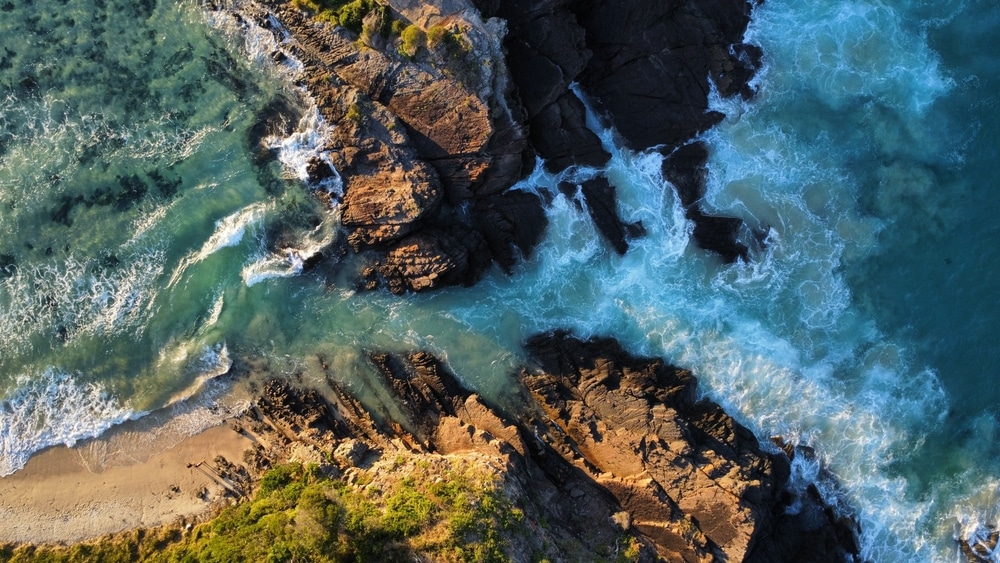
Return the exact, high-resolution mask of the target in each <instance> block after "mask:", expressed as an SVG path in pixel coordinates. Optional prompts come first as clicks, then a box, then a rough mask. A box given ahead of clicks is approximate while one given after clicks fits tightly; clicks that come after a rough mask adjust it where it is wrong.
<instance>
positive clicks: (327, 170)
mask: <svg viewBox="0 0 1000 563" xmlns="http://www.w3.org/2000/svg"><path fill="white" fill-rule="evenodd" d="M306 174H307V175H308V176H309V183H310V184H313V185H315V184H319V183H320V182H322V181H324V180H329V179H330V178H333V177H335V176H336V175H337V173H336V172H334V170H333V168H331V167H330V165H329V164H327V163H326V162H323V160H321V159H319V158H317V157H312V158H310V159H309V162H308V163H306Z"/></svg>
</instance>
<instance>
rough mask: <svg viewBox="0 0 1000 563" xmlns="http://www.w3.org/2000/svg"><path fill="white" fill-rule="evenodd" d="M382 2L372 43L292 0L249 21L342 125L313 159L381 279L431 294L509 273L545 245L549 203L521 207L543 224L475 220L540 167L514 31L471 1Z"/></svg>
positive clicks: (249, 14) (244, 9) (255, 11)
mask: <svg viewBox="0 0 1000 563" xmlns="http://www.w3.org/2000/svg"><path fill="white" fill-rule="evenodd" d="M373 6H375V7H373V8H371V11H370V12H369V13H368V15H367V16H366V17H365V20H364V21H365V23H364V25H363V29H362V31H361V33H360V34H357V33H355V32H354V31H351V30H349V29H346V28H345V27H342V26H338V25H332V24H330V23H326V22H323V21H320V20H319V19H314V17H313V16H314V15H313V14H310V13H309V12H308V11H306V10H304V9H299V8H298V7H297V6H296V5H294V4H293V3H290V2H284V1H282V0H272V1H267V2H263V3H261V4H254V3H246V4H243V5H241V7H240V8H239V13H238V16H237V17H239V18H243V19H244V20H245V21H251V22H253V23H254V24H255V25H257V26H259V27H261V28H264V29H269V30H271V31H272V33H273V34H274V36H275V38H276V40H277V42H278V44H279V45H280V47H279V49H280V50H279V52H278V53H276V54H275V56H276V57H279V58H288V57H291V58H294V59H295V60H297V61H299V62H300V63H301V64H302V66H303V69H302V71H301V72H300V73H299V78H298V80H299V82H300V83H301V85H302V86H303V87H304V88H305V90H306V91H307V92H308V95H309V97H310V98H311V99H312V100H313V101H314V102H315V103H316V106H317V108H318V109H319V111H320V113H321V114H322V116H323V118H324V120H325V121H326V123H327V124H328V125H329V127H330V131H329V133H328V134H327V137H326V140H325V146H324V149H325V150H326V154H327V155H328V159H329V163H325V162H322V161H316V162H313V163H312V165H311V168H310V176H311V177H312V176H315V177H316V178H317V179H319V178H322V177H325V176H329V175H330V174H333V170H336V172H337V173H338V174H339V176H340V178H341V179H342V183H343V186H342V191H343V199H342V202H340V206H339V208H340V216H341V224H342V225H343V227H344V229H345V230H346V231H347V240H348V242H349V244H350V246H351V247H352V248H353V249H354V250H355V251H356V252H362V253H364V255H366V256H370V257H373V258H372V260H373V269H375V270H379V273H380V274H381V275H380V276H378V277H377V281H378V282H380V283H383V282H384V283H385V285H386V286H388V287H389V288H390V289H392V290H393V291H406V290H413V291H422V290H426V289H433V288H435V287H440V286H443V285H456V284H459V285H461V284H469V283H472V282H473V281H475V280H476V279H478V277H479V276H480V275H481V273H482V272H483V271H484V270H485V269H486V268H487V267H488V266H489V264H490V263H491V262H492V261H493V260H494V259H495V260H496V261H497V262H499V263H500V264H501V266H502V267H504V268H506V269H509V268H510V267H511V265H512V264H511V262H512V259H513V257H514V256H515V255H516V254H518V253H520V254H529V253H530V252H531V247H532V246H533V244H534V242H536V241H537V240H538V238H539V237H538V236H534V235H529V236H525V235H524V234H523V233H533V232H536V231H540V229H542V228H544V224H545V219H544V213H542V212H541V202H540V201H539V200H538V199H537V198H520V199H518V200H517V204H518V207H519V208H520V209H521V210H523V211H524V213H523V214H522V215H523V217H524V218H528V219H530V220H531V221H532V222H533V223H534V224H531V225H526V226H518V227H517V228H509V227H507V226H506V225H497V227H498V228H499V229H500V230H499V231H488V230H489V229H492V228H493V227H494V223H493V221H491V220H490V219H495V217H489V216H483V215H482V214H480V215H478V216H477V215H474V214H470V213H469V212H468V210H469V209H470V208H477V209H486V208H490V207H491V205H494V204H495V203H496V202H497V198H498V197H501V195H502V194H503V192H504V191H505V190H506V189H507V188H509V187H510V186H511V185H513V184H514V183H515V182H516V181H517V180H519V179H520V178H521V177H522V176H523V174H524V173H525V172H526V171H527V170H525V163H528V165H529V166H530V165H531V160H530V152H529V151H528V149H527V134H526V131H525V129H524V127H523V126H522V125H521V121H522V119H521V117H520V111H521V110H520V106H519V105H517V104H516V103H515V102H514V101H513V99H512V98H511V97H510V92H509V88H510V87H509V85H508V84H509V81H508V78H507V73H506V65H505V64H504V61H503V53H502V51H501V47H500V37H502V36H503V33H504V29H503V27H504V25H503V22H501V21H499V20H489V21H483V20H482V19H481V18H480V17H479V13H478V12H477V11H476V10H475V9H474V7H473V6H472V4H470V3H468V2H464V1H461V0H454V1H450V2H434V3H422V2H412V1H407V0H392V1H389V2H388V3H387V4H386V5H385V6H379V5H377V4H376V5H373ZM391 23H395V24H397V25H396V27H393V25H390V24H391ZM405 26H410V27H412V28H414V30H416V31H417V32H418V33H417V36H418V37H420V38H421V42H420V43H418V44H416V45H413V46H412V52H410V53H409V54H405V53H403V52H401V50H402V39H401V38H400V37H399V36H395V35H393V34H392V32H391V31H390V29H398V28H399V27H405ZM428 32H433V33H432V34H431V35H427V33H428ZM421 34H423V35H421ZM331 166H332V169H330V167H331ZM313 172H315V174H313ZM509 200H510V198H508V199H507V200H506V201H509ZM508 218H509V216H508ZM522 221H523V219H522ZM464 239H468V240H464ZM456 240H461V244H455V241H456ZM486 241H488V244H487V243H486ZM408 250H416V251H417V252H418V253H420V256H412V257H404V256H403V254H404V253H405V252H407V251H408ZM433 253H438V254H437V256H432V254H433ZM370 270H371V269H370ZM370 285H371V284H370V283H363V284H359V286H361V287H364V286H370Z"/></svg>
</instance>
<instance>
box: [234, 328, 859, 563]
mask: <svg viewBox="0 0 1000 563" xmlns="http://www.w3.org/2000/svg"><path fill="white" fill-rule="evenodd" d="M526 348H527V350H528V352H529V354H530V361H529V365H528V366H526V367H525V368H523V369H522V370H521V371H520V372H519V373H517V374H516V376H515V386H516V389H514V390H513V392H512V395H513V396H514V397H516V399H514V400H511V401H510V402H509V406H506V407H501V406H498V405H494V404H490V403H489V402H487V401H485V400H484V399H483V398H482V397H480V396H478V395H477V394H475V393H473V392H471V391H470V390H468V389H466V388H465V387H464V386H463V385H462V383H461V381H460V379H459V378H458V377H456V375H455V374H453V373H451V372H450V370H449V369H448V368H447V366H446V365H445V364H444V363H443V362H441V361H440V360H439V359H437V358H436V357H434V356H433V355H431V354H428V353H426V352H420V351H417V352H413V353H409V354H389V353H380V352H372V353H370V354H369V361H370V363H371V364H372V365H373V366H374V367H375V368H376V370H377V371H378V372H379V374H381V376H382V379H383V382H384V384H385V388H386V389H387V390H388V392H389V396H390V397H391V401H390V402H391V404H392V405H394V406H395V407H394V408H393V409H392V410H394V411H395V414H392V415H390V416H388V417H386V418H380V419H376V418H373V417H372V416H371V415H370V414H369V411H368V410H366V409H365V408H364V407H362V406H361V404H360V403H359V402H358V401H357V399H355V398H354V397H353V396H352V394H351V393H350V392H348V391H347V390H345V389H344V388H343V387H342V386H340V385H337V384H334V383H330V386H329V388H326V389H325V391H324V390H320V391H319V392H318V391H315V390H314V391H301V390H299V389H297V388H296V387H294V386H292V385H289V384H288V382H286V381H282V380H270V381H269V382H268V383H267V384H266V385H265V386H264V387H263V389H262V390H261V393H260V397H259V399H258V400H257V401H256V402H255V404H254V407H253V408H252V409H251V410H250V411H249V412H248V414H247V415H246V417H245V418H244V420H243V421H242V422H241V423H240V430H241V431H242V432H244V433H246V434H247V435H249V436H251V437H252V438H253V439H254V440H255V441H256V442H257V443H258V444H260V445H258V447H257V449H256V450H255V451H254V453H253V454H252V455H248V457H247V459H248V460H251V461H253V463H251V467H252V469H253V470H254V471H255V472H258V473H259V472H261V471H263V470H265V469H266V468H267V467H269V466H271V465H273V464H277V463H279V462H282V461H287V460H288V459H297V460H299V461H303V462H310V461H311V462H313V463H316V464H317V465H318V466H319V467H320V468H321V470H323V471H325V472H328V473H330V474H332V475H336V476H345V475H351V474H364V475H366V476H367V477H366V478H363V479H361V481H362V482H364V483H370V482H372V481H371V480H373V479H374V480H376V481H379V482H385V481H392V480H393V479H395V478H396V475H398V474H400V473H402V474H405V473H406V472H405V471H402V472H401V471H399V470H398V469H396V468H394V467H388V466H387V464H391V465H394V466H399V465H404V464H419V463H421V461H420V460H424V461H425V462H427V463H429V465H428V466H429V467H437V466H439V465H441V464H442V463H445V462H444V461H442V460H444V459H447V460H449V461H448V462H447V465H449V466H450V465H451V464H453V463H455V461H456V460H457V459H462V460H466V461H468V462H469V463H471V464H478V465H479V466H481V467H486V468H488V470H489V471H490V472H493V474H494V475H495V476H496V477H497V479H498V482H499V483H501V484H502V487H501V488H502V490H503V491H504V496H505V497H506V498H509V499H510V501H511V506H515V507H518V509H519V510H521V511H523V514H524V519H525V525H526V528H527V530H529V533H527V534H526V535H524V536H523V537H518V538H517V539H512V541H510V542H509V543H508V545H507V547H506V549H507V555H508V556H509V557H510V558H512V559H513V560H518V561H527V560H537V559H538V558H539V557H542V558H549V559H552V560H597V559H600V558H603V557H607V556H609V555H610V553H608V551H607V550H608V549H609V546H614V545H615V544H616V541H618V540H620V538H621V537H622V535H623V534H625V535H626V536H630V537H634V538H635V539H636V540H637V542H638V546H639V549H637V551H636V553H637V555H638V554H639V553H641V557H638V559H639V560H654V559H657V558H661V559H664V560H667V561H706V562H707V561H761V562H764V561H768V562H775V561H838V562H841V561H845V560H856V556H857V553H858V545H857V532H858V529H857V526H856V524H854V523H853V521H852V520H851V519H850V518H849V517H847V516H844V515H841V514H838V513H837V512H835V511H834V510H833V509H832V508H831V507H830V506H827V505H826V504H824V502H823V500H822V499H821V498H820V496H819V495H818V493H817V491H816V490H815V489H813V488H809V489H807V490H806V491H805V492H802V493H794V492H793V491H792V488H790V487H789V486H788V485H789V478H790V471H789V457H788V456H789V455H791V456H795V455H809V452H808V451H807V450H805V449H799V450H796V449H795V448H785V451H770V452H769V451H767V450H766V449H765V448H762V447H761V446H760V444H759V443H758V441H757V439H756V438H755V437H754V436H753V434H752V433H751V432H749V431H748V430H747V429H746V428H744V427H743V426H741V425H740V424H739V423H737V422H736V421H735V420H733V419H732V418H731V417H730V416H729V415H727V414H726V413H725V412H724V411H723V410H722V409H721V408H720V407H719V406H718V405H717V404H715V403H712V402H710V401H708V400H704V399H700V400H699V399H698V397H697V390H696V385H697V383H696V380H695V378H694V377H693V376H692V375H691V374H690V373H689V372H687V371H685V370H682V369H679V368H677V367H674V366H671V365H668V364H666V363H664V362H663V361H662V360H659V359H654V358H638V357H634V356H631V355H629V354H628V353H626V352H625V351H623V350H622V348H621V346H620V345H619V344H618V343H617V342H615V341H614V340H611V339H591V340H586V341H584V340H580V339H578V338H575V337H574V336H572V335H570V334H568V333H564V332H554V333H546V334H540V335H537V336H535V337H533V338H531V339H529V341H528V342H527V343H526ZM276 435H277V436H281V437H283V439H281V440H278V441H277V442H276V441H275V440H274V436H276ZM265 444H266V445H265ZM771 450H775V448H771ZM352 479H354V480H355V481H357V480H358V478H357V476H355V477H352ZM375 488H376V489H380V488H381V489H388V488H389V487H388V485H384V484H383V485H382V486H380V487H375Z"/></svg>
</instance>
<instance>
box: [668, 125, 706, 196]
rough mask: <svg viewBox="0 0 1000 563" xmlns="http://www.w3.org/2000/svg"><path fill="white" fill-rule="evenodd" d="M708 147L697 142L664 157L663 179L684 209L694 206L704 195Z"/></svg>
mask: <svg viewBox="0 0 1000 563" xmlns="http://www.w3.org/2000/svg"><path fill="white" fill-rule="evenodd" d="M706 162H708V147H707V146H705V143H703V142H701V141H697V142H694V143H690V144H687V145H684V146H682V147H680V148H678V149H676V150H674V151H672V152H669V153H668V154H666V155H665V158H664V159H663V177H664V178H666V179H667V181H668V182H670V183H671V184H672V185H673V186H674V191H676V192H677V197H679V198H680V200H681V205H683V206H684V208H685V209H687V208H689V207H691V206H693V205H695V203H697V201H698V200H700V199H701V198H702V197H704V195H705V180H706V178H707V176H708V170H707V169H706V168H705V163H706Z"/></svg>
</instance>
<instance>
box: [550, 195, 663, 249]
mask: <svg viewBox="0 0 1000 563" xmlns="http://www.w3.org/2000/svg"><path fill="white" fill-rule="evenodd" d="M571 186H572V184H568V183H563V184H560V186H559V190H560V191H562V192H563V193H567V195H568V192H569V191H570V190H571V189H572V188H571ZM576 187H577V188H579V189H580V192H581V193H582V194H583V200H584V204H585V205H586V206H587V212H588V213H589V214H590V218H591V219H592V220H593V221H594V225H595V226H596V227H597V230H598V232H600V233H601V235H602V236H603V237H604V238H605V240H607V241H608V242H609V243H611V247H612V248H614V249H615V252H617V253H618V254H619V255H623V254H625V252H627V251H628V241H629V239H632V238H635V237H638V236H642V235H643V234H644V233H645V229H643V227H642V224H641V223H626V222H624V221H622V219H621V217H619V216H618V196H617V194H616V192H615V187H614V186H612V185H611V184H610V183H609V182H608V179H607V178H605V177H604V176H597V177H596V178H591V179H590V180H587V181H585V182H583V183H582V184H579V185H577V186H576Z"/></svg>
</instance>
